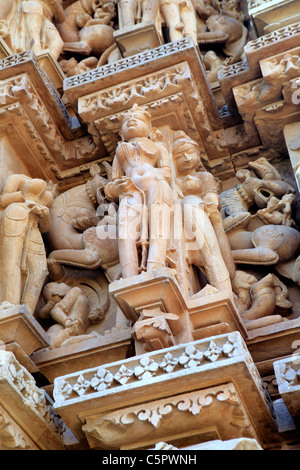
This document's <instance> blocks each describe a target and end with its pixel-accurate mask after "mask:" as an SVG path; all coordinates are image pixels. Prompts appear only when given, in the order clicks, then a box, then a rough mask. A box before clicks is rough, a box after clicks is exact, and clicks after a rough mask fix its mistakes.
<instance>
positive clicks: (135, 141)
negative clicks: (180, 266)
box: [105, 105, 173, 278]
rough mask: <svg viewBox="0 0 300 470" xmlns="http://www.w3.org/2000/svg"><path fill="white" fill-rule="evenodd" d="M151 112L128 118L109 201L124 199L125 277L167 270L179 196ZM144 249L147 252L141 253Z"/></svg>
mask: <svg viewBox="0 0 300 470" xmlns="http://www.w3.org/2000/svg"><path fill="white" fill-rule="evenodd" d="M151 131H152V127H151V119H150V114H149V113H148V112H147V111H146V110H144V109H143V108H140V107H139V106H137V105H134V106H133V108H132V109H131V110H130V111H128V112H126V113H125V114H124V115H123V118H122V122H121V136H122V141H121V142H120V143H119V145H118V147H117V150H116V155H115V158H114V160H113V174H112V182H111V183H109V184H108V185H107V186H106V189H105V191H106V194H107V196H108V197H109V198H116V197H119V201H120V204H119V212H118V243H119V258H120V263H121V267H122V277H123V278H128V277H131V276H134V275H137V274H139V273H140V272H141V271H145V270H147V271H151V270H153V269H157V268H159V267H163V266H165V260H166V252H167V247H168V242H169V239H170V212H171V206H172V202H173V194H172V190H171V187H170V181H171V167H170V157H169V152H168V151H167V149H166V147H165V146H164V145H163V144H161V143H160V142H157V141H156V140H155V139H153V138H151V136H150V135H151ZM139 247H141V253H140V252H139Z"/></svg>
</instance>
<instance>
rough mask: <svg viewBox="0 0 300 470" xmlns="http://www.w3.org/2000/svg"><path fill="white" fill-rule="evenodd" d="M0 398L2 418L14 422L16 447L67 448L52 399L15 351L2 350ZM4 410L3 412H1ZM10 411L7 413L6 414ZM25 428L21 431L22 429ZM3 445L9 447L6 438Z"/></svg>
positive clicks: (0, 359)
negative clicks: (18, 360)
mask: <svg viewBox="0 0 300 470" xmlns="http://www.w3.org/2000/svg"><path fill="white" fill-rule="evenodd" d="M0 401H1V411H2V412H3V409H4V410H5V411H4V415H2V419H3V420H4V421H6V420H8V415H10V417H13V418H10V420H9V421H10V422H11V423H12V427H13V429H14V428H15V430H12V432H13V438H14V440H15V443H14V444H13V447H21V448H28V447H30V448H34V449H36V448H38V449H40V450H64V449H65V446H64V443H63V433H64V431H65V429H66V426H65V424H64V423H63V421H62V420H61V419H60V418H59V416H57V414H56V413H55V412H54V410H53V407H52V404H51V401H50V399H49V397H47V396H46V395H45V394H44V392H43V391H42V390H40V389H39V388H38V387H37V386H36V384H35V381H34V379H33V377H32V376H31V375H30V374H29V372H27V370H26V369H25V368H24V367H23V366H21V365H20V364H19V363H18V362H17V361H16V359H15V357H14V355H13V353H11V352H8V351H2V350H0ZM0 413H1V412H0ZM7 414H8V415H7ZM9 421H8V422H9ZM20 428H21V429H22V432H21V431H20ZM0 441H1V445H2V446H4V447H7V446H8V444H5V439H4V440H3V437H2V438H1V439H0Z"/></svg>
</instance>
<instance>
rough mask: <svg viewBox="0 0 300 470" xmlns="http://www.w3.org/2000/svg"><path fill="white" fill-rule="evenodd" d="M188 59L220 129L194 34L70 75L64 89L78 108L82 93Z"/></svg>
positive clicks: (213, 122)
mask: <svg viewBox="0 0 300 470" xmlns="http://www.w3.org/2000/svg"><path fill="white" fill-rule="evenodd" d="M184 61H187V62H188V64H189V67H190V69H191V72H192V75H193V76H194V77H197V87H198V89H199V91H200V94H201V98H202V100H203V102H204V105H205V109H206V110H207V113H208V116H209V120H210V122H211V124H212V127H213V130H216V129H220V128H221V124H220V118H219V114H218V109H217V106H216V103H215V100H214V97H213V94H212V92H211V89H210V86H209V83H208V81H207V78H206V74H205V71H204V68H203V65H202V60H201V57H200V52H199V49H198V48H197V47H196V46H195V45H194V43H193V40H192V39H191V38H190V37H187V38H185V39H181V40H179V41H175V42H171V43H167V44H164V45H163V46H159V47H156V48H155V49H152V50H149V51H144V52H141V53H140V54H136V55H134V56H131V57H128V58H126V59H121V60H118V61H117V62H113V63H112V64H107V65H104V66H102V67H99V68H96V69H94V70H91V71H89V72H86V73H83V74H79V75H76V76H75V77H69V78H66V79H65V80H64V92H65V94H66V96H67V98H68V100H69V102H70V103H71V104H72V106H73V108H74V109H77V100H78V99H79V98H80V97H83V96H85V95H89V94H91V93H93V92H95V91H100V90H103V89H105V88H110V87H114V86H116V85H119V84H122V83H123V82H126V81H128V77H130V79H131V80H136V79H138V78H139V77H141V76H144V75H147V74H150V73H154V72H157V71H158V70H160V69H164V68H166V67H171V66H174V65H176V64H178V63H180V62H184Z"/></svg>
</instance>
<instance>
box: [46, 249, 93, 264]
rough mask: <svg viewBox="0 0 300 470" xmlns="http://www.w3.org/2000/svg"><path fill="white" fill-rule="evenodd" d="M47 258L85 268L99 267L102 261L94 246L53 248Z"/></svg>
mask: <svg viewBox="0 0 300 470" xmlns="http://www.w3.org/2000/svg"><path fill="white" fill-rule="evenodd" d="M49 259H51V260H54V261H58V262H59V263H62V264H67V265H70V266H77V267H80V268H86V269H96V268H99V266H100V265H101V262H102V259H101V258H100V255H99V252H98V250H96V249H95V247H94V249H92V248H89V249H88V248H86V249H84V250H54V251H52V253H51V254H50V256H49Z"/></svg>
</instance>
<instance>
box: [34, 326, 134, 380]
mask: <svg viewBox="0 0 300 470" xmlns="http://www.w3.org/2000/svg"><path fill="white" fill-rule="evenodd" d="M130 344H131V329H130V328H126V329H125V330H119V331H118V330H116V331H115V332H113V333H111V334H107V335H104V336H100V335H98V337H97V336H96V337H95V338H92V339H88V340H85V341H82V342H81V343H78V344H71V345H66V346H61V347H60V348H56V349H49V348H45V349H41V350H39V351H36V352H35V353H33V354H32V356H31V359H32V361H33V362H34V363H35V364H36V366H37V367H38V369H39V371H40V372H41V373H42V374H44V375H45V377H47V379H48V380H49V381H50V382H51V383H52V382H53V380H54V379H55V378H56V377H59V376H60V375H64V373H65V371H68V373H70V372H75V371H77V370H80V369H82V367H84V366H86V365H87V364H88V365H89V367H92V366H94V365H97V366H99V365H101V364H105V363H106V362H109V361H115V360H116V359H119V358H124V357H125V356H126V353H127V350H128V348H129V346H130Z"/></svg>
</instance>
